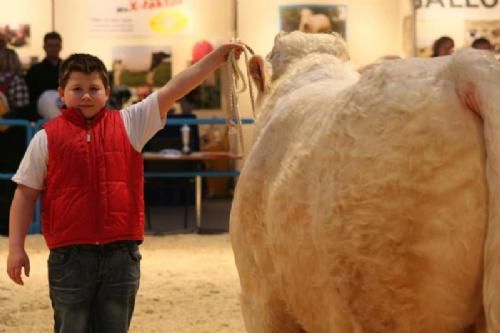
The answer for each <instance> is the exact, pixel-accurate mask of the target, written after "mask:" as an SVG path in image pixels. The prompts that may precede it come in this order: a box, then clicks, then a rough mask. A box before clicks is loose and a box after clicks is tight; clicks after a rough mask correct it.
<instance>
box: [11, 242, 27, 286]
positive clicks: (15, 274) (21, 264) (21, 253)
mask: <svg viewBox="0 0 500 333" xmlns="http://www.w3.org/2000/svg"><path fill="white" fill-rule="evenodd" d="M23 268H24V275H26V276H28V277H29V276H30V259H29V258H28V255H27V254H26V251H25V250H24V249H19V250H15V251H12V250H11V251H9V256H8V257H7V274H8V275H9V277H10V279H11V280H12V281H14V282H15V283H17V284H19V285H21V286H22V285H24V282H23V279H22V278H21V271H22V269H23Z"/></svg>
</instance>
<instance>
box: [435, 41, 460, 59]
mask: <svg viewBox="0 0 500 333" xmlns="http://www.w3.org/2000/svg"><path fill="white" fill-rule="evenodd" d="M454 50H455V42H454V41H453V39H452V38H451V37H448V36H442V37H439V38H438V39H436V40H435V41H434V43H433V44H432V57H442V56H447V55H450V54H452V53H453V51H454Z"/></svg>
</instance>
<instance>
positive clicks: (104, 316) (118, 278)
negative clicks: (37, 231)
mask: <svg viewBox="0 0 500 333" xmlns="http://www.w3.org/2000/svg"><path fill="white" fill-rule="evenodd" d="M140 260H141V254H140V252H139V247H138V244H137V242H135V241H120V242H115V243H111V244H106V245H72V246H66V247H62V248H57V249H53V250H51V251H50V254H49V260H48V271H49V288H50V300H51V302H52V308H53V309H54V322H55V323H54V332H55V333H125V332H127V331H128V328H129V325H130V320H131V318H132V313H133V311H134V305H135V296H136V294H137V290H138V289H139V279H140Z"/></svg>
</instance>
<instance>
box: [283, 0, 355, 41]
mask: <svg viewBox="0 0 500 333" xmlns="http://www.w3.org/2000/svg"><path fill="white" fill-rule="evenodd" d="M279 17H280V30H281V31H285V32H290V31H294V30H300V31H303V32H314V33H318V32H324V33H330V32H333V31H335V32H337V33H339V34H340V35H341V36H342V37H343V38H344V39H345V38H346V22H347V6H345V5H312V4H302V5H286V6H280V7H279Z"/></svg>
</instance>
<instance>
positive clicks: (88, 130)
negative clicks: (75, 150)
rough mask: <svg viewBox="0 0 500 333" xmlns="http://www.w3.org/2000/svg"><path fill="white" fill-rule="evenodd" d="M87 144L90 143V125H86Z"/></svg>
mask: <svg viewBox="0 0 500 333" xmlns="http://www.w3.org/2000/svg"><path fill="white" fill-rule="evenodd" d="M87 143H90V125H88V124H87Z"/></svg>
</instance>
